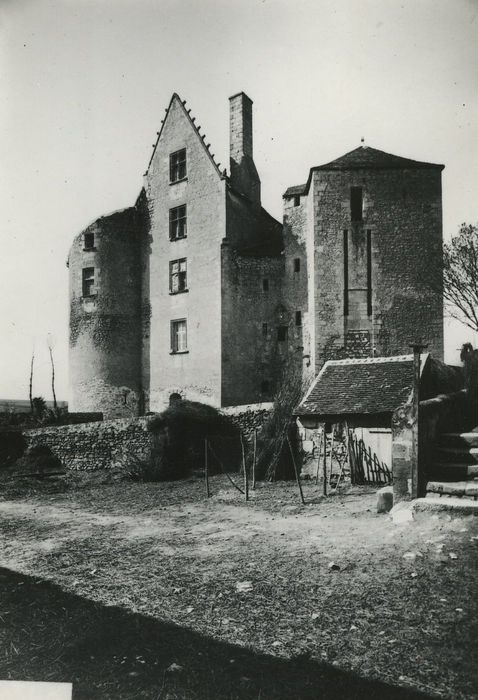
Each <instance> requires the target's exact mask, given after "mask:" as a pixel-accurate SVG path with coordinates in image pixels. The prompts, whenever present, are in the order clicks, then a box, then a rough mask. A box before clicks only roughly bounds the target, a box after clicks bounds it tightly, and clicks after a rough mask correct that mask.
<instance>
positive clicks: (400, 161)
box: [282, 146, 445, 197]
mask: <svg viewBox="0 0 478 700" xmlns="http://www.w3.org/2000/svg"><path fill="white" fill-rule="evenodd" d="M444 167H445V166H444V165H442V164H439V163H427V162H425V161H420V160H412V159H411V158H403V157H402V156H395V155H393V154H392V153H386V152H385V151H380V150H379V149H378V148H371V147H370V146H359V147H358V148H354V150H353V151H349V152H348V153H345V154H344V155H343V156H340V158H336V159H335V160H332V161H330V163H325V164H324V165H316V166H314V167H313V168H311V169H310V171H309V177H308V179H307V182H306V183H305V185H294V186H293V187H288V188H287V190H286V191H285V192H284V194H283V195H282V196H283V197H292V196H293V195H295V194H307V193H308V191H309V187H310V183H311V180H312V173H313V172H314V171H316V170H362V169H365V170H367V169H368V170H373V169H376V170H380V169H382V170H403V169H415V170H416V169H423V168H428V169H433V168H435V169H437V168H438V169H439V170H443V168H444Z"/></svg>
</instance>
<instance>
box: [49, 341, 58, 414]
mask: <svg viewBox="0 0 478 700" xmlns="http://www.w3.org/2000/svg"><path fill="white" fill-rule="evenodd" d="M46 344H47V345H48V352H49V353H50V362H51V391H52V394H53V410H54V411H55V413H56V412H57V410H58V407H57V403H56V394H55V362H54V361H53V347H54V342H53V338H52V336H51V334H50V333H48V335H47V337H46Z"/></svg>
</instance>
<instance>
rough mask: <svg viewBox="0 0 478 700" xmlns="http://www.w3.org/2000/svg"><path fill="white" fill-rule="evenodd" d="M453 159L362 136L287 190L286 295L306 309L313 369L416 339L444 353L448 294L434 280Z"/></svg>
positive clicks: (405, 346)
mask: <svg viewBox="0 0 478 700" xmlns="http://www.w3.org/2000/svg"><path fill="white" fill-rule="evenodd" d="M443 167H444V166H443V165H435V164H432V163H422V162H419V161H414V160H410V159H408V158H402V157H399V156H394V155H391V154H388V153H384V152H383V151H379V150H377V149H374V148H370V147H367V146H361V147H359V148H357V149H355V150H354V151H351V152H350V153H347V154H346V155H344V156H342V157H341V158H338V159H337V160H334V161H332V162H331V163H327V164H326V165H321V166H318V167H314V168H312V169H311V170H310V173H309V178H308V180H307V183H305V184H304V185H298V186H294V187H290V188H289V189H288V190H287V191H286V192H285V194H284V240H285V256H286V278H285V282H284V284H285V298H287V299H288V300H289V301H290V302H293V303H294V304H295V307H296V308H297V309H298V310H300V311H301V313H302V316H303V319H304V326H305V332H304V339H305V344H306V347H305V354H307V355H310V358H311V370H312V371H314V372H317V371H318V370H319V369H320V368H321V366H322V365H323V364H324V362H325V361H326V360H328V359H340V358H346V357H372V356H389V355H399V354H403V353H408V352H410V348H409V345H410V343H411V342H414V341H416V340H422V341H423V342H425V343H428V351H429V352H431V353H432V354H433V355H434V356H435V357H437V358H439V359H443V299H442V295H441V294H440V292H439V290H434V289H432V287H431V286H430V285H429V284H428V282H427V280H428V279H429V276H430V265H431V263H432V261H435V262H436V260H437V258H438V259H439V256H440V251H441V244H442V199H441V171H442V170H443Z"/></svg>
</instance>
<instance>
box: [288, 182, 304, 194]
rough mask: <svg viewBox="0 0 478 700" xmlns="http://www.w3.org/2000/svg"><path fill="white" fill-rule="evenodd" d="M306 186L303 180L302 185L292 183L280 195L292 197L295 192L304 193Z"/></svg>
mask: <svg viewBox="0 0 478 700" xmlns="http://www.w3.org/2000/svg"><path fill="white" fill-rule="evenodd" d="M306 187H307V183H306V182H304V184H303V185H293V186H292V187H288V188H287V189H286V191H285V192H284V194H283V195H282V196H283V197H293V196H294V195H295V194H304V193H305V188H306Z"/></svg>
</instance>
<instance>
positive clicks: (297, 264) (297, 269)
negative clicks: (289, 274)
mask: <svg viewBox="0 0 478 700" xmlns="http://www.w3.org/2000/svg"><path fill="white" fill-rule="evenodd" d="M294 272H300V258H294Z"/></svg>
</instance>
